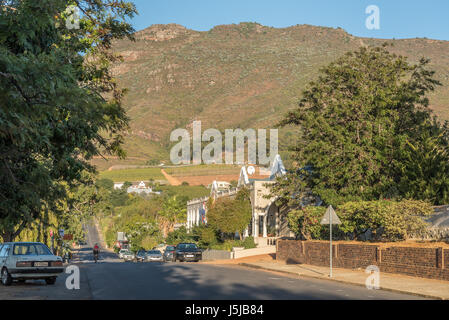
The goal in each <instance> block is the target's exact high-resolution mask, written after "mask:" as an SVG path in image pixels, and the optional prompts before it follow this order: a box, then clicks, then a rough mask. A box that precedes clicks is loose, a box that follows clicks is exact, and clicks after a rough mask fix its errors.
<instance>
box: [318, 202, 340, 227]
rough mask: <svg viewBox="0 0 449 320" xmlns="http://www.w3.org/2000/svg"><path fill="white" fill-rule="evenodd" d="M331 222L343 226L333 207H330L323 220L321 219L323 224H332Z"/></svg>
mask: <svg viewBox="0 0 449 320" xmlns="http://www.w3.org/2000/svg"><path fill="white" fill-rule="evenodd" d="M331 221H332V224H341V221H340V219H339V218H338V216H337V214H336V213H335V210H334V208H332V206H329V208H327V210H326V213H325V214H324V216H323V218H322V219H321V224H330V223H331Z"/></svg>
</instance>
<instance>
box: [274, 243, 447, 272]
mask: <svg viewBox="0 0 449 320" xmlns="http://www.w3.org/2000/svg"><path fill="white" fill-rule="evenodd" d="M443 252H444V255H443ZM332 255H333V265H334V266H335V267H337V268H351V269H355V268H366V267H367V266H369V265H376V266H378V267H379V269H380V270H381V271H382V272H390V273H399V274H406V275H410V276H415V277H422V278H431V279H440V280H447V281H449V249H442V248H415V247H387V248H380V247H379V246H378V245H370V244H345V243H337V244H334V245H333V254H332ZM443 256H444V257H443ZM276 259H278V260H281V261H285V262H286V263H290V264H294V263H304V264H311V265H318V266H328V265H329V243H328V242H324V241H323V242H316V241H297V240H279V241H278V244H277V254H276Z"/></svg>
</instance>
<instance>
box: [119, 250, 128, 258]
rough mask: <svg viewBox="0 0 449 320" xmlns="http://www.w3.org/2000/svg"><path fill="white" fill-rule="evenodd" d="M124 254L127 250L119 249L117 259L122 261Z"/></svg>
mask: <svg viewBox="0 0 449 320" xmlns="http://www.w3.org/2000/svg"><path fill="white" fill-rule="evenodd" d="M126 252H129V250H128V249H120V251H119V252H118V257H119V258H120V259H123V254H124V253H126Z"/></svg>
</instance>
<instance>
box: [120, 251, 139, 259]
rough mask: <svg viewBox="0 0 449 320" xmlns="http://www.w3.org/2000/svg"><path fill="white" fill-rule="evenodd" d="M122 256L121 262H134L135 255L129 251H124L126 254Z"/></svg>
mask: <svg viewBox="0 0 449 320" xmlns="http://www.w3.org/2000/svg"><path fill="white" fill-rule="evenodd" d="M122 256H123V260H125V261H134V260H136V255H135V254H134V253H132V252H131V251H129V250H128V251H126V252H123V254H122Z"/></svg>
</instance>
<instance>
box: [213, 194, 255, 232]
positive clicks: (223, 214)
mask: <svg viewBox="0 0 449 320" xmlns="http://www.w3.org/2000/svg"><path fill="white" fill-rule="evenodd" d="M207 208H208V211H207V223H208V224H209V225H210V226H211V227H212V228H214V229H216V230H218V231H220V232H222V233H224V234H232V235H234V234H235V233H236V232H238V233H239V235H240V239H242V237H243V232H244V230H245V229H246V228H247V227H248V225H249V223H250V221H251V217H252V208H251V202H250V198H249V190H248V189H246V188H243V189H241V190H239V192H238V193H237V195H236V197H235V199H230V198H218V199H216V200H215V201H212V200H209V201H208V205H207Z"/></svg>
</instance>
